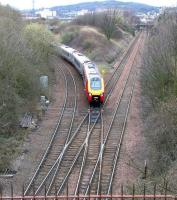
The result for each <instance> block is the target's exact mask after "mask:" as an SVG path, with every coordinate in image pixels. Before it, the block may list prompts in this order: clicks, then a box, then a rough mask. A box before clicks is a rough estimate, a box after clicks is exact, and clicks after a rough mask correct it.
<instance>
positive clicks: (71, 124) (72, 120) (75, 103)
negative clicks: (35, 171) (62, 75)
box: [35, 68, 77, 195]
mask: <svg viewBox="0 0 177 200" xmlns="http://www.w3.org/2000/svg"><path fill="white" fill-rule="evenodd" d="M66 69H67V71H69V74H70V76H71V77H72V81H73V83H74V92H75V98H74V109H73V113H72V118H71V122H70V125H69V130H68V134H67V138H66V141H65V145H64V150H65V146H66V144H67V142H68V139H69V137H70V135H71V131H72V127H73V123H74V118H75V114H76V107H77V95H76V93H77V92H76V91H77V87H76V82H75V79H74V77H73V74H72V73H71V71H70V70H69V69H68V68H66ZM63 154H64V153H63V151H62V153H61V154H60V155H59V157H60V159H59V162H58V163H57V167H56V170H55V172H54V175H53V177H52V180H51V182H50V184H49V188H48V190H47V195H48V194H49V191H50V189H51V187H52V184H53V181H54V179H55V176H56V173H57V171H58V168H59V165H60V163H61V161H62V158H63ZM52 169H54V167H52ZM48 176H49V175H47V176H46V177H45V178H44V180H43V181H42V182H41V184H40V186H39V187H38V188H37V190H36V191H35V195H36V194H37V193H38V192H39V191H40V189H41V188H42V186H43V185H44V183H45V182H46V179H47V178H48Z"/></svg>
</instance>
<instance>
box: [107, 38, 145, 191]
mask: <svg viewBox="0 0 177 200" xmlns="http://www.w3.org/2000/svg"><path fill="white" fill-rule="evenodd" d="M141 40H142V41H143V38H142V39H141ZM138 47H140V43H139V46H138ZM137 54H138V50H137V53H136V55H137ZM135 59H136V57H135V58H134V61H133V64H132V65H134V62H135ZM134 73H135V75H134V80H133V85H132V88H131V94H130V97H129V102H128V106H127V110H126V115H125V119H124V123H123V127H122V131H121V136H120V140H119V144H118V145H117V150H116V153H115V156H114V159H113V162H114V164H113V169H112V173H111V177H110V182H109V187H108V191H107V194H110V193H111V189H112V182H113V178H114V175H115V170H116V166H117V162H118V159H119V156H120V150H121V146H122V142H123V137H124V134H125V128H126V124H127V119H128V113H129V110H130V105H131V101H132V97H133V93H134V88H135V82H136V77H137V72H136V71H135V72H134Z"/></svg>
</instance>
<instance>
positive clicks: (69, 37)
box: [61, 32, 77, 45]
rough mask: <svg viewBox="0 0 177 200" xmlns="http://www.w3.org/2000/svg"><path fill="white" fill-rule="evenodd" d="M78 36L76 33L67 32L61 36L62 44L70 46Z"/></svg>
mask: <svg viewBox="0 0 177 200" xmlns="http://www.w3.org/2000/svg"><path fill="white" fill-rule="evenodd" d="M76 36H77V33H76V32H67V33H63V34H62V35H61V42H62V43H63V44H66V45H68V44H69V43H70V42H71V41H72V40H73V39H74V38H75V37H76Z"/></svg>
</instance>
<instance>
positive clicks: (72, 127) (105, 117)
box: [3, 32, 173, 199]
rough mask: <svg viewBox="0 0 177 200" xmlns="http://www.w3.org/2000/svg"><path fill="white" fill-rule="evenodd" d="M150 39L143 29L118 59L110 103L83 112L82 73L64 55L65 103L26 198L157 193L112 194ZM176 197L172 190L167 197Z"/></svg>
mask: <svg viewBox="0 0 177 200" xmlns="http://www.w3.org/2000/svg"><path fill="white" fill-rule="evenodd" d="M144 41H145V33H144V32H142V33H140V34H139V35H138V36H137V37H136V38H135V40H134V41H133V42H132V43H131V45H130V46H129V49H128V51H127V52H125V53H124V55H123V56H122V59H121V61H119V62H118V63H116V64H115V66H114V71H113V73H112V75H111V77H110V78H109V80H108V81H107V82H106V85H105V88H106V97H105V102H104V104H103V105H102V106H101V107H99V108H96V109H95V108H92V107H89V106H88V107H87V109H85V110H84V112H82V114H81V115H78V113H77V109H78V106H79V105H78V96H77V93H78V88H77V83H76V82H77V80H76V78H77V77H75V76H74V75H73V74H74V73H75V72H74V69H73V68H72V67H71V65H70V64H69V63H67V62H66V61H64V60H61V62H60V63H61V64H58V70H59V71H60V73H61V74H62V77H63V80H64V82H65V94H64V101H63V106H62V108H61V109H60V115H59V118H58V122H57V124H56V127H55V130H54V131H53V134H52V137H51V140H50V142H49V145H48V147H47V149H46V151H45V153H44V155H43V157H42V159H41V161H40V163H39V164H38V166H37V168H36V170H35V172H34V174H33V177H32V178H31V180H30V182H29V183H28V184H27V185H25V187H24V189H23V192H22V193H23V196H22V197H21V199H30V197H31V199H38V198H39V199H47V198H49V199H56V198H57V199H90V198H91V199H101V198H103V199H104V198H105V199H112V198H113V199H116V198H121V199H126V198H132V199H134V198H150V197H151V198H154V197H155V194H154V196H153V197H152V196H150V195H149V196H146V197H145V194H144V196H141V195H139V196H137V197H136V195H135V194H133V195H129V196H128V195H127V196H126V195H124V194H123V191H122V192H121V195H117V196H116V195H112V194H114V191H113V180H114V175H115V172H116V170H117V169H118V166H119V157H120V153H121V146H122V143H123V139H124V133H125V128H126V123H127V118H128V114H129V109H130V105H131V99H132V96H133V91H134V86H135V81H136V75H137V71H136V66H135V60H136V57H137V55H138V52H139V49H141V48H142V46H143V44H144ZM68 190H69V191H68ZM12 194H13V192H12ZM44 194H45V196H40V195H44ZM66 194H67V195H66ZM12 196H13V195H12ZM170 197H171V198H172V199H173V197H172V196H170ZM170 197H167V195H166V198H170ZM157 198H158V197H157ZM159 198H164V197H162V196H161V197H159ZM3 199H4V198H3ZM14 199H20V197H16V198H14Z"/></svg>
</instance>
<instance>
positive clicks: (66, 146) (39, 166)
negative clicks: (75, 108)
mask: <svg viewBox="0 0 177 200" xmlns="http://www.w3.org/2000/svg"><path fill="white" fill-rule="evenodd" d="M135 41H136V39H135V40H134V41H133V42H132V43H131V45H130V47H129V49H128V51H127V52H126V53H125V54H124V55H123V58H122V59H121V61H120V62H119V63H118V64H117V63H116V64H115V66H119V65H121V64H122V62H123V60H124V59H125V57H126V56H127V54H128V52H129V51H130V49H131V48H132V46H133V45H134V43H135ZM117 70H118V67H116V69H115V70H114V72H113V74H112V76H111V78H110V79H109V80H108V81H107V83H106V85H105V87H107V85H108V83H109V82H110V80H111V79H112V77H113V76H114V75H115V72H116V71H117ZM110 93H111V91H110ZM108 96H109V95H108ZM108 98H109V97H106V100H105V103H104V105H105V104H106V102H107V100H108ZM65 101H66V99H65ZM104 105H103V107H104ZM62 111H63V112H64V107H63V109H62ZM63 112H62V113H63ZM87 117H88V113H87V114H86V115H85V117H84V118H83V120H82V122H81V123H80V125H79V127H78V129H77V130H76V131H75V133H74V134H73V137H71V139H70V140H69V139H67V140H66V142H67V141H68V140H69V141H68V143H67V145H65V146H64V148H63V151H62V152H61V153H60V155H59V156H58V159H57V160H56V162H55V163H54V165H53V167H52V169H53V168H54V167H55V165H56V164H57V162H58V161H59V160H60V159H61V157H62V156H63V155H64V153H65V151H66V149H67V148H68V147H69V145H70V143H71V142H72V141H73V139H74V137H75V135H76V133H77V132H78V131H79V129H80V127H81V125H82V124H83V123H84V121H85V119H86V118H87ZM99 117H100V114H99V115H98V117H97V119H96V122H97V121H98V118H99ZM60 118H62V117H60ZM59 121H61V119H60V120H59ZM59 125H60V123H58V124H57V129H58V127H59ZM57 129H56V131H55V132H57ZM54 137H55V136H53V137H52V139H51V142H50V143H49V144H50V146H48V148H47V150H46V152H45V154H44V156H43V158H42V160H41V162H40V165H38V168H37V170H36V172H35V174H34V175H33V178H32V179H31V181H30V184H29V185H28V187H27V189H26V190H25V193H24V194H25V195H26V194H27V192H28V190H29V188H30V187H31V185H32V183H33V182H34V179H35V177H36V175H37V174H38V172H39V170H40V168H41V165H42V163H43V161H44V160H45V157H46V155H47V153H48V151H49V149H50V147H51V145H52V142H53V139H54ZM68 138H69V137H68ZM49 173H51V171H50V172H49Z"/></svg>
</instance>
